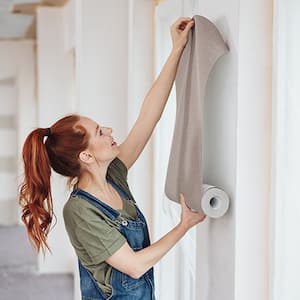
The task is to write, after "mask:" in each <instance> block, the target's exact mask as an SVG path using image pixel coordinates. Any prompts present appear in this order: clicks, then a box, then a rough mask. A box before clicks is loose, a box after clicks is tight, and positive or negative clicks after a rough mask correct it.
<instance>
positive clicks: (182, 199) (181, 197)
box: [180, 193, 185, 205]
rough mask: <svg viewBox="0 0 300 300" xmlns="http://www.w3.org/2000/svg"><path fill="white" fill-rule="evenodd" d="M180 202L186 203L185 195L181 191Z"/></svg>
mask: <svg viewBox="0 0 300 300" xmlns="http://www.w3.org/2000/svg"><path fill="white" fill-rule="evenodd" d="M180 204H181V205H184V204H185V201H184V197H183V194H182V193H180Z"/></svg>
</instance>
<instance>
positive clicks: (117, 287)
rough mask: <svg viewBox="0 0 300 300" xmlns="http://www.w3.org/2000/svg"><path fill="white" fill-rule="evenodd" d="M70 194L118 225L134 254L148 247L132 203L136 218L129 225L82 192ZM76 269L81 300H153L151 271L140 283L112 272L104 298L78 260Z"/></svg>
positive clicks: (144, 227)
mask: <svg viewBox="0 0 300 300" xmlns="http://www.w3.org/2000/svg"><path fill="white" fill-rule="evenodd" d="M107 180H108V181H109V182H110V183H111V184H112V185H113V186H114V187H115V188H116V189H117V190H118V191H119V192H120V193H121V194H122V195H123V196H124V198H125V199H126V201H132V200H130V199H129V197H128V196H127V194H126V193H125V192H124V191H123V190H122V189H121V188H120V187H119V186H118V185H117V184H116V183H114V182H113V181H112V180H111V179H110V178H107ZM72 194H73V195H78V196H80V197H82V198H84V199H85V200H87V201H89V202H90V203H91V204H93V205H94V206H96V207H97V208H98V209H99V210H101V211H102V212H103V213H104V214H105V215H106V216H108V217H109V218H110V219H111V220H113V221H114V222H116V223H117V224H118V230H119V231H120V233H121V234H122V235H123V236H125V237H126V239H127V242H128V244H129V245H130V247H131V248H132V249H133V250H134V251H137V250H140V249H143V248H145V247H147V246H149V245H150V238H149V231H148V226H147V222H146V219H145V217H144V215H143V214H142V212H141V211H140V209H139V208H138V207H137V205H136V204H135V203H134V205H135V207H136V210H137V217H136V220H135V221H132V220H127V219H125V218H123V217H121V216H120V213H119V212H118V211H117V210H115V209H113V208H112V207H110V206H108V205H107V204H105V203H104V202H102V201H101V200H99V199H97V198H95V197H93V196H92V195H90V194H88V193H86V192H84V191H83V190H74V191H73V192H72ZM78 267H79V275H80V290H81V296H82V300H103V299H106V300H109V299H111V300H155V294H154V274H153V273H154V272H153V267H152V268H151V269H149V270H148V271H147V272H146V273H145V274H144V275H142V276H141V277H140V278H139V279H134V278H132V277H130V276H128V275H127V274H125V273H122V272H120V271H118V270H117V269H115V268H112V274H111V282H110V283H111V286H112V293H111V295H107V294H105V293H104V292H103V291H102V290H101V289H100V287H99V286H98V284H97V282H96V280H95V278H94V277H93V275H92V274H91V272H90V271H88V270H87V269H86V268H85V267H84V266H83V265H82V264H81V262H80V260H79V258H78Z"/></svg>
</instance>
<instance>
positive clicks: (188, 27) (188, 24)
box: [183, 20, 195, 32]
mask: <svg viewBox="0 0 300 300" xmlns="http://www.w3.org/2000/svg"><path fill="white" fill-rule="evenodd" d="M194 23H195V21H194V20H191V21H190V22H188V23H187V25H186V26H185V28H184V30H183V32H187V31H189V30H190V28H191V27H192V26H193V25H194Z"/></svg>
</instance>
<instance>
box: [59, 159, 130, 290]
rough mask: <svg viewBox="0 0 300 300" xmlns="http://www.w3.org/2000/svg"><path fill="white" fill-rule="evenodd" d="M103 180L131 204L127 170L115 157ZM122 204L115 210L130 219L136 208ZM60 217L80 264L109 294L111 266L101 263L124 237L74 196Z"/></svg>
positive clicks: (125, 201) (112, 222) (91, 206)
mask: <svg viewBox="0 0 300 300" xmlns="http://www.w3.org/2000/svg"><path fill="white" fill-rule="evenodd" d="M107 177H109V178H110V179H112V180H113V181H114V182H115V183H116V184H118V185H120V186H121V187H122V189H123V190H124V191H125V192H126V193H127V194H128V195H129V197H130V199H132V200H133V201H134V202H135V200H134V198H133V196H132V194H131V192H130V190H129V187H128V184H127V168H126V166H125V164H124V163H123V162H122V161H121V160H120V159H119V158H118V157H116V158H115V159H114V160H113V161H112V162H111V163H110V165H109V167H108V169H107ZM121 198H122V196H121ZM123 203H124V205H123V209H122V210H119V212H120V214H121V216H123V217H124V218H127V219H131V220H134V219H135V218H136V208H135V207H134V205H133V204H132V203H130V201H127V200H125V199H123ZM63 217H64V223H65V228H66V231H67V233H68V236H69V239H70V242H71V244H72V245H73V247H74V249H75V252H76V254H77V256H78V257H79V259H80V261H81V263H82V264H83V266H84V267H85V268H86V269H87V270H89V271H90V272H91V273H92V274H93V276H94V278H95V279H96V281H97V282H98V285H99V287H100V288H101V290H102V291H103V292H104V293H106V294H111V291H112V289H111V285H110V278H111V272H112V267H111V266H110V265H109V264H107V263H106V262H105V260H106V259H107V258H108V257H110V256H111V255H112V254H113V253H115V252H116V251H117V250H118V249H120V247H121V246H122V245H123V244H124V243H125V242H126V238H125V236H123V235H122V234H121V233H120V232H119V231H118V229H117V224H116V223H115V221H112V220H111V219H109V218H108V217H107V216H106V215H105V214H104V213H103V212H102V211H100V210H99V209H98V208H96V207H95V206H94V205H92V204H91V203H89V202H88V201H87V200H85V199H83V198H81V197H80V196H78V195H76V196H70V197H69V199H68V201H67V202H66V204H65V205H64V208H63Z"/></svg>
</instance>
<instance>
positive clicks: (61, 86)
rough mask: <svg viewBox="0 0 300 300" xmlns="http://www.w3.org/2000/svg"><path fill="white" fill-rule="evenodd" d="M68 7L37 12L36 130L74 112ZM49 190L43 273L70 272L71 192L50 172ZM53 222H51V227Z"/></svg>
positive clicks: (72, 59)
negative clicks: (66, 211)
mask: <svg viewBox="0 0 300 300" xmlns="http://www.w3.org/2000/svg"><path fill="white" fill-rule="evenodd" d="M66 9H67V8H57V7H41V8H40V9H38V12H37V45H38V47H37V74H38V78H37V82H38V124H37V126H38V127H49V126H51V125H52V124H53V123H54V122H55V121H57V120H58V119H59V118H61V117H62V116H64V115H66V114H69V113H71V112H73V111H74V108H75V107H76V98H75V94H74V92H75V86H74V85H75V69H74V66H75V59H74V50H73V48H72V42H71V41H72V37H71V36H70V35H71V33H70V30H68V24H70V22H71V21H70V20H69V18H70V15H69V13H68V11H67V10H66ZM51 188H52V196H53V207H54V213H55V215H56V217H57V223H56V225H55V227H54V229H53V230H51V231H50V233H49V236H48V243H49V246H50V248H51V250H52V252H53V255H51V254H49V253H48V252H47V255H46V259H45V260H44V258H43V254H40V256H39V269H40V271H41V272H42V273H52V272H66V271H72V270H73V269H74V268H75V266H74V260H75V252H74V250H73V248H72V246H71V245H70V242H69V239H68V236H67V233H66V231H65V228H64V221H63V215H62V210H63V206H64V204H65V202H66V201H67V199H68V196H69V193H70V191H68V190H67V186H66V179H64V178H63V177H61V176H60V175H57V174H56V173H55V172H52V177H51ZM54 222H55V220H53V224H52V226H53V225H54Z"/></svg>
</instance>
